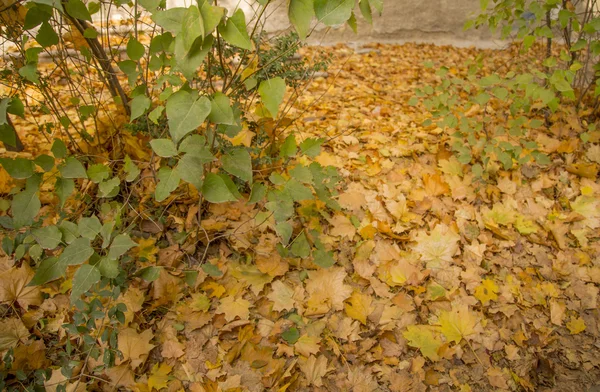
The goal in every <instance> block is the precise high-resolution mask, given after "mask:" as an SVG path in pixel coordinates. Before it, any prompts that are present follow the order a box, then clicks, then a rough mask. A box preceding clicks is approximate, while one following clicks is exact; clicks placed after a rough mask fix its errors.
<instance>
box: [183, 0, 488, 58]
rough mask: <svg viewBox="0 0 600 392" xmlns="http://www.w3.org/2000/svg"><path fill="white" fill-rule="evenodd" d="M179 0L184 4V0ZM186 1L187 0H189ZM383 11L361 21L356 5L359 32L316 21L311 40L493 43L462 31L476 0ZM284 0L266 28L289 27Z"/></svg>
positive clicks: (410, 1)
mask: <svg viewBox="0 0 600 392" xmlns="http://www.w3.org/2000/svg"><path fill="white" fill-rule="evenodd" d="M172 1H178V2H179V3H180V4H185V3H184V0H172ZM188 1H189V0H188ZM383 3H384V5H383V7H384V11H383V15H382V16H378V15H375V14H374V16H373V25H369V24H368V23H366V22H364V20H363V19H362V16H360V11H359V10H358V7H357V8H356V10H355V11H356V12H357V19H358V20H359V26H358V34H354V32H353V31H352V30H351V28H350V27H349V26H347V25H344V26H339V27H335V28H327V27H325V26H323V25H317V28H316V29H315V31H314V32H313V34H312V35H311V37H310V39H309V41H310V42H311V43H321V44H332V43H337V42H347V43H352V42H357V43H366V42H386V43H388V42H389V43H395V42H397V43H402V42H428V43H435V44H439V45H445V44H452V45H455V46H471V45H475V46H480V47H493V46H494V45H495V43H494V42H492V40H491V35H490V34H489V33H487V31H486V30H485V29H483V30H482V31H478V30H469V31H464V30H463V26H464V23H465V21H466V20H467V19H468V18H469V17H470V16H471V15H475V14H476V13H477V12H478V11H479V1H476V0H383ZM219 4H221V5H225V4H227V5H229V6H231V7H232V8H233V7H235V6H236V5H238V6H239V7H240V8H242V9H243V10H244V13H245V14H246V16H247V18H248V19H251V18H252V16H253V15H255V13H256V11H257V10H258V7H257V4H256V2H255V1H254V0H246V1H244V0H241V1H239V0H221V1H219ZM286 4H287V0H277V1H275V2H274V3H272V4H271V5H269V8H268V10H269V12H268V13H269V18H268V21H269V23H268V24H267V25H266V26H265V28H266V29H267V31H269V32H273V33H277V32H281V31H284V30H286V29H288V28H290V26H289V23H288V22H287V16H286V12H287V6H286Z"/></svg>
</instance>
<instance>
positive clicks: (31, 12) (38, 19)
mask: <svg viewBox="0 0 600 392" xmlns="http://www.w3.org/2000/svg"><path fill="white" fill-rule="evenodd" d="M51 12H52V10H49V9H48V8H47V7H44V6H38V5H37V4H33V5H32V7H30V8H29V9H28V10H27V14H26V15H25V23H24V25H23V28H24V29H25V30H29V29H32V28H34V27H37V26H39V25H40V24H41V23H43V22H48V21H49V20H50V18H51V17H52V13H51Z"/></svg>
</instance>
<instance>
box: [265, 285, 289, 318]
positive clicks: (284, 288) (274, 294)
mask: <svg viewBox="0 0 600 392" xmlns="http://www.w3.org/2000/svg"><path fill="white" fill-rule="evenodd" d="M271 288H272V289H273V291H271V293H269V295H268V296H267V298H268V299H269V300H270V301H273V310H274V311H276V312H281V311H282V310H291V309H293V308H294V306H295V304H296V301H295V300H294V298H293V297H294V290H293V289H292V288H291V287H289V286H288V285H287V284H285V283H283V282H282V281H280V280H276V281H275V282H273V283H271Z"/></svg>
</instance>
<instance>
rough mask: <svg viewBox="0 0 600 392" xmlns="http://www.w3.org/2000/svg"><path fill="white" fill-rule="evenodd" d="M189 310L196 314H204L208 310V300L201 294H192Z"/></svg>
mask: <svg viewBox="0 0 600 392" xmlns="http://www.w3.org/2000/svg"><path fill="white" fill-rule="evenodd" d="M189 306H190V308H192V309H193V310H195V311H198V312H206V311H207V310H208V309H209V308H210V299H209V298H208V297H207V296H206V295H205V294H202V293H192V298H191V301H190V304H189Z"/></svg>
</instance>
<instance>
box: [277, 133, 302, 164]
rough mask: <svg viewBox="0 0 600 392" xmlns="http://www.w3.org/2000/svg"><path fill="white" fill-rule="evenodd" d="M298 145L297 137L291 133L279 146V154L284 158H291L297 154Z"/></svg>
mask: <svg viewBox="0 0 600 392" xmlns="http://www.w3.org/2000/svg"><path fill="white" fill-rule="evenodd" d="M297 150H298V145H297V144H296V137H295V136H294V135H293V134H291V135H289V136H288V137H286V138H285V140H284V142H283V143H282V144H281V147H279V156H280V157H282V158H290V157H293V156H295V155H296V151H297Z"/></svg>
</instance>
